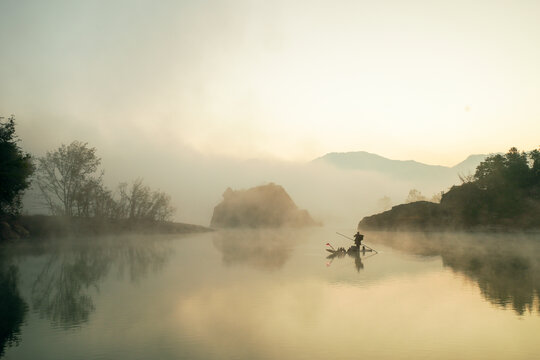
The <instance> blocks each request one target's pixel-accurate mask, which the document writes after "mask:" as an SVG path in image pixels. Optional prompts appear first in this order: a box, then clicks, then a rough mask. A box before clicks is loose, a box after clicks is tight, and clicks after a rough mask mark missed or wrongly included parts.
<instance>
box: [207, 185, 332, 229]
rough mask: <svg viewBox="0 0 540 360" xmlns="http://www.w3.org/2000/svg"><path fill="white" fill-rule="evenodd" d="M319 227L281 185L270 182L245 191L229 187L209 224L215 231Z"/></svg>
mask: <svg viewBox="0 0 540 360" xmlns="http://www.w3.org/2000/svg"><path fill="white" fill-rule="evenodd" d="M317 225H321V224H320V223H319V222H316V221H315V220H313V219H312V218H311V216H310V215H309V213H308V212H307V210H302V209H299V208H298V207H297V206H296V204H295V203H294V201H293V200H292V199H291V197H290V196H289V194H287V192H286V191H285V189H284V188H283V187H281V186H280V185H276V184H273V183H270V184H268V185H262V186H257V187H254V188H251V189H247V190H236V191H235V190H232V189H231V188H228V189H227V190H225V193H223V201H222V202H221V203H219V204H218V205H217V206H216V207H215V208H214V214H213V216H212V221H211V223H210V226H211V227H216V228H235V227H249V228H256V227H266V228H276V227H283V226H290V227H302V226H317Z"/></svg>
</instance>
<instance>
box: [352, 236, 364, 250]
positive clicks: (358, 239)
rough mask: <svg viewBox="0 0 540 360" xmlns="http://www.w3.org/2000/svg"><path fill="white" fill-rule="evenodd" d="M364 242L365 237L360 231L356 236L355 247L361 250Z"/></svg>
mask: <svg viewBox="0 0 540 360" xmlns="http://www.w3.org/2000/svg"><path fill="white" fill-rule="evenodd" d="M362 240H364V235H362V234H360V232H359V231H357V232H356V234H354V245H356V247H357V248H358V250H360V246H361V245H362Z"/></svg>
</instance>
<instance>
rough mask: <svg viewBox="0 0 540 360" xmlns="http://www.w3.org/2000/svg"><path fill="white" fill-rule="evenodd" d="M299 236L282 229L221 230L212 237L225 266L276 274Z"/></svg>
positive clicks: (293, 231) (298, 233)
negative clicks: (236, 266)
mask: <svg viewBox="0 0 540 360" xmlns="http://www.w3.org/2000/svg"><path fill="white" fill-rule="evenodd" d="M301 234H302V233H301V232H298V231H295V230H285V229H265V230H251V229H249V230H248V229H246V230H221V231H219V232H216V233H214V234H213V244H214V246H215V247H216V248H217V249H218V250H219V251H220V252H221V253H222V254H223V263H224V264H225V265H237V264H244V265H248V266H251V267H254V268H257V269H261V270H277V269H280V268H281V267H283V265H284V264H285V263H286V262H287V260H288V259H289V257H290V255H291V253H292V249H293V245H294V244H295V243H297V242H298V241H300V239H299V237H300V236H301Z"/></svg>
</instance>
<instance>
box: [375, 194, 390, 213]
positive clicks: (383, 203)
mask: <svg viewBox="0 0 540 360" xmlns="http://www.w3.org/2000/svg"><path fill="white" fill-rule="evenodd" d="M377 207H378V209H379V211H386V210H390V209H391V208H392V199H390V197H389V196H387V195H385V196H384V197H382V198H380V199H379V200H378V201H377Z"/></svg>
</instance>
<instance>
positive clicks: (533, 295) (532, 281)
mask: <svg viewBox="0 0 540 360" xmlns="http://www.w3.org/2000/svg"><path fill="white" fill-rule="evenodd" d="M375 238H376V239H377V241H381V242H384V243H386V244H388V245H390V246H392V247H394V248H397V249H400V250H404V251H406V252H409V253H413V254H416V255H422V256H437V255H438V256H441V258H442V261H443V265H444V266H447V267H450V268H451V269H452V270H453V271H456V272H459V273H462V274H465V275H466V276H467V277H468V278H470V279H472V280H474V281H475V282H476V283H477V284H478V286H479V288H480V291H481V293H482V295H483V296H484V297H485V298H486V299H487V300H488V301H489V302H491V303H493V304H495V305H497V306H500V307H503V308H506V307H511V308H512V309H513V310H514V311H515V312H516V313H517V314H519V315H523V314H524V313H525V312H527V311H528V312H532V311H534V310H536V311H537V313H538V314H540V241H539V239H538V236H536V238H534V236H525V235H505V236H503V235H478V234H474V235H472V234H450V233H448V234H431V235H426V234H421V233H418V234H416V235H411V234H402V233H378V234H373V235H372V239H375Z"/></svg>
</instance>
